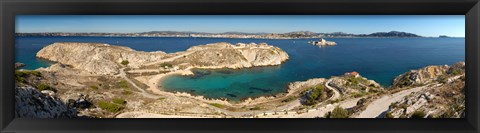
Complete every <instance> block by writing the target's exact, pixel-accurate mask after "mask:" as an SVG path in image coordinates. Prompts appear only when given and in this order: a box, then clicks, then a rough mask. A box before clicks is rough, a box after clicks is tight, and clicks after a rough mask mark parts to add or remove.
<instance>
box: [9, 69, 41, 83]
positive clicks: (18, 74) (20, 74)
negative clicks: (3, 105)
mask: <svg viewBox="0 0 480 133" xmlns="http://www.w3.org/2000/svg"><path fill="white" fill-rule="evenodd" d="M30 75H33V76H35V77H42V73H40V72H39V71H18V70H17V71H15V81H16V82H19V83H26V82H27V80H26V79H25V78H26V77H28V76H30Z"/></svg>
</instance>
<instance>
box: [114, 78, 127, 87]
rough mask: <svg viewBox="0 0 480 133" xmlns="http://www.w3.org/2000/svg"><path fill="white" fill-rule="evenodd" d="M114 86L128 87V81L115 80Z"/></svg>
mask: <svg viewBox="0 0 480 133" xmlns="http://www.w3.org/2000/svg"><path fill="white" fill-rule="evenodd" d="M116 87H117V88H128V82H127V81H126V80H122V81H120V82H117V84H116Z"/></svg>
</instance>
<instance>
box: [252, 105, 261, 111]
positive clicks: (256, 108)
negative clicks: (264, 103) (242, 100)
mask: <svg viewBox="0 0 480 133" xmlns="http://www.w3.org/2000/svg"><path fill="white" fill-rule="evenodd" d="M261 109H262V108H261V107H258V106H255V107H253V108H250V110H261Z"/></svg>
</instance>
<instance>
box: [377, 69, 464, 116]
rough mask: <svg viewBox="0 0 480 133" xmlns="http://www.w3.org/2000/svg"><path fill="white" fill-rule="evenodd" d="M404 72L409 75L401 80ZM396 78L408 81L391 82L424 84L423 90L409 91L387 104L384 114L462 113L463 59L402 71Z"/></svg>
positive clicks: (441, 114) (454, 114) (455, 114)
mask: <svg viewBox="0 0 480 133" xmlns="http://www.w3.org/2000/svg"><path fill="white" fill-rule="evenodd" d="M406 75H410V76H408V77H409V78H407V79H404V78H403V77H404V76H406ZM413 75H415V76H413ZM402 76H403V77H402ZM410 77H413V78H410ZM399 79H403V80H404V81H401V82H403V83H409V84H403V83H402V84H398V83H397V84H394V85H396V86H397V87H409V86H408V85H410V86H415V85H420V84H423V85H424V86H425V89H423V90H421V91H419V92H415V93H412V94H410V95H408V96H406V97H404V98H403V99H402V100H400V101H398V102H395V103H393V104H392V105H390V107H389V110H388V111H387V112H386V116H385V117H389V118H409V117H413V118H418V117H423V118H427V117H428V118H460V117H463V116H462V115H463V114H464V112H465V62H459V63H456V64H454V65H452V66H428V67H425V68H422V69H419V70H414V71H411V72H408V73H406V74H402V75H400V76H399ZM405 80H406V81H405ZM405 85H407V86H405Z"/></svg>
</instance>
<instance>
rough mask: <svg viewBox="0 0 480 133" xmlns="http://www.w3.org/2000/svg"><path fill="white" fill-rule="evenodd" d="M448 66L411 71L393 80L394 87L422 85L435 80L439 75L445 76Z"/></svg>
mask: <svg viewBox="0 0 480 133" xmlns="http://www.w3.org/2000/svg"><path fill="white" fill-rule="evenodd" d="M448 68H449V66H447V65H445V66H427V67H424V68H421V69H418V70H411V71H410V72H406V73H404V74H402V75H400V76H397V77H396V78H395V79H394V80H393V86H394V87H406V86H415V85H424V84H427V83H430V82H432V81H435V80H437V79H438V78H439V77H440V76H441V75H445V74H447V70H448Z"/></svg>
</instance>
